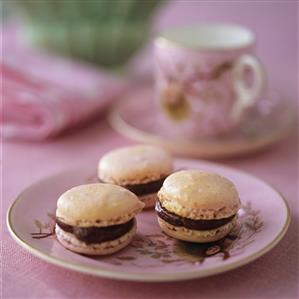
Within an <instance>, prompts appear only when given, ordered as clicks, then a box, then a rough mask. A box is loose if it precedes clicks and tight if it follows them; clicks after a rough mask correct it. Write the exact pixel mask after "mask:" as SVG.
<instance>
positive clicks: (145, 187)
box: [100, 177, 166, 196]
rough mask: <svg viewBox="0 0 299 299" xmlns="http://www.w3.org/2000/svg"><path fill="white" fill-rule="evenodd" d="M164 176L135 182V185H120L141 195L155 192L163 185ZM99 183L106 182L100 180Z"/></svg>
mask: <svg viewBox="0 0 299 299" xmlns="http://www.w3.org/2000/svg"><path fill="white" fill-rule="evenodd" d="M165 179H166V177H163V178H161V179H159V180H156V181H153V182H148V183H145V184H136V185H122V187H124V188H126V189H128V190H130V191H131V192H133V193H134V194H136V195H137V196H142V195H147V194H152V193H157V192H158V191H159V190H160V188H161V187H162V185H163V182H164V180H165ZM100 182H101V183H106V182H104V181H102V180H100Z"/></svg>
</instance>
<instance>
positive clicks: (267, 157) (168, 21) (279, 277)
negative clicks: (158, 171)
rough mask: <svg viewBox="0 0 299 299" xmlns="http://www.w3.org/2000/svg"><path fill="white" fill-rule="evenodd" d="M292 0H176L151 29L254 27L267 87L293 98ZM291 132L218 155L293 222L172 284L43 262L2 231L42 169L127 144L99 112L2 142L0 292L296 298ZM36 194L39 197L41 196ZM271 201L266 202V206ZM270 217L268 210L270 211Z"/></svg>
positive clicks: (294, 172)
mask: <svg viewBox="0 0 299 299" xmlns="http://www.w3.org/2000/svg"><path fill="white" fill-rule="evenodd" d="M297 16H298V2H297V1H259V2H257V1H251V2H249V1H248V2H245V1H244V2H241V1H240V2H237V1H231V2H229V1H213V2H212V1H210V2H208V1H176V2H174V1H173V2H171V5H170V4H169V5H166V6H165V7H164V8H163V10H162V12H161V14H160V15H159V16H158V17H157V20H156V28H162V27H165V26H168V25H172V24H179V23H186V22H196V21H216V20H217V21H230V22H239V23H241V24H243V25H246V26H249V27H250V28H252V29H253V30H254V31H256V33H257V38H258V54H259V57H260V58H261V59H262V61H263V62H264V63H265V66H266V68H267V70H268V73H269V77H270V84H269V86H270V87H271V86H275V87H276V88H278V89H279V90H280V91H282V92H283V94H284V95H285V96H286V100H291V101H294V102H297V96H298V89H297V83H298V76H297V72H298V60H297V52H298V47H297V40H298V38H297V37H298V36H297V35H298V32H296V28H297V25H298V24H297ZM297 137H298V132H297V131H294V132H293V133H292V134H291V136H290V137H288V138H287V139H285V140H284V141H283V142H281V143H280V144H279V145H276V146H274V147H273V148H272V149H269V150H267V151H265V152H262V153H259V154H256V155H252V156H248V157H244V158H238V159H231V160H225V161H221V162H223V163H224V164H227V165H230V166H233V167H236V168H239V169H242V170H245V171H249V172H251V173H252V174H255V175H258V176H259V177H261V178H263V179H265V180H267V181H269V182H270V183H272V184H273V185H275V186H276V188H278V189H279V190H280V191H281V192H282V193H283V194H284V196H285V197H286V199H287V201H288V202H289V205H290V208H291V212H292V222H291V226H290V228H289V231H288V233H287V235H286V236H285V238H284V239H283V240H282V241H281V243H279V245H278V246H277V247H275V248H274V249H273V250H272V251H271V252H270V253H268V254H266V255H265V256H264V257H262V258H260V259H258V260H257V261H255V262H253V263H251V264H249V265H247V266H244V267H242V268H240V269H237V270H234V271H231V272H228V273H225V274H221V275H217V276H214V277H210V278H204V279H201V280H194V281H187V282H179V283H177V282H176V283H163V284H162V283H161V284H152V283H133V282H119V281H113V280H107V279H100V278H95V277H91V276H87V275H83V274H78V273H75V272H71V271H68V270H64V269H61V268H58V267H56V266H53V265H49V264H47V263H45V262H43V261H41V260H39V259H38V258H35V257H33V256H31V255H30V254H29V253H27V252H26V251H25V250H23V249H22V248H20V247H19V246H18V245H17V244H16V243H15V242H13V240H12V239H11V237H10V236H9V234H8V231H7V228H6V225H5V214H6V211H7V208H8V207H9V205H10V204H11V203H12V201H13V199H14V198H15V196H16V195H17V194H18V193H19V192H20V191H21V190H22V189H23V188H26V187H27V186H28V185H30V184H31V183H33V182H35V181H36V180H39V179H41V178H43V177H46V176H48V175H49V174H52V173H55V172H57V171H60V170H64V169H65V168H68V167H71V166H74V165H77V164H82V163H85V162H89V161H94V162H95V163H96V162H97V160H98V158H99V157H100V156H101V155H102V154H103V153H104V152H106V151H107V150H109V149H111V148H114V147H117V146H121V145H125V144H128V143H129V141H128V140H127V139H125V138H123V137H120V136H119V135H118V134H117V133H115V132H113V131H112V129H110V128H109V126H108V125H107V124H106V123H105V121H104V117H101V118H99V121H98V122H96V123H94V124H93V125H90V126H89V127H87V128H85V129H81V130H80V131H76V132H74V133H71V134H69V135H67V136H61V137H60V138H58V139H56V140H53V141H47V142H44V143H17V142H5V143H4V144H3V147H2V167H3V168H2V171H3V180H2V183H3V188H2V200H1V203H2V217H1V225H2V233H1V243H2V244H1V245H2V246H1V250H2V258H1V264H2V294H3V297H4V298H130V299H133V298H145V299H146V298H163V299H167V298H174V297H175V298H254V297H255V298H297V297H298V296H299V294H298V140H297ZM41 200H42V199H41ZM269 208H270V207H269ZM273 217H275V215H273Z"/></svg>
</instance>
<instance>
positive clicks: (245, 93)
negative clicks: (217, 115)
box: [232, 54, 266, 121]
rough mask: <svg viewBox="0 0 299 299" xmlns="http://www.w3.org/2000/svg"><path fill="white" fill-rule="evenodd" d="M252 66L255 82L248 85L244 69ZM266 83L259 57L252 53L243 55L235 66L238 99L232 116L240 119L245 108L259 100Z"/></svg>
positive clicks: (235, 84)
mask: <svg viewBox="0 0 299 299" xmlns="http://www.w3.org/2000/svg"><path fill="white" fill-rule="evenodd" d="M245 68H250V69H251V70H252V71H253V77H254V79H253V84H252V86H250V87H248V86H246V83H245V81H244V70H245ZM265 83H266V75H265V70H264V68H263V66H262V64H261V63H260V62H259V61H258V59H257V58H256V57H255V56H253V55H250V54H244V55H242V56H241V57H240V58H239V59H238V60H237V62H236V63H235V64H234V67H233V84H234V88H235V91H236V93H237V98H238V100H237V101H236V103H235V104H234V106H233V108H232V117H233V119H234V120H235V121H239V120H240V118H241V116H242V112H243V111H244V109H246V108H248V107H251V106H253V105H254V104H255V102H256V101H257V100H258V97H259V95H260V94H261V93H262V91H263V89H264V87H265Z"/></svg>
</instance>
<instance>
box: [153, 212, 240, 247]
mask: <svg viewBox="0 0 299 299" xmlns="http://www.w3.org/2000/svg"><path fill="white" fill-rule="evenodd" d="M158 222H159V225H160V227H161V229H162V230H163V231H164V232H165V233H166V234H167V235H168V236H170V237H172V238H175V239H178V240H182V241H188V242H195V243H208V242H214V241H217V240H220V239H222V238H224V237H225V236H226V235H228V234H229V232H230V231H231V230H232V229H233V228H234V226H235V225H236V222H237V216H236V217H235V218H234V219H233V220H232V221H231V222H229V223H227V224H225V225H223V226H220V227H218V228H216V229H213V230H202V231H200V230H191V229H187V228H185V227H177V226H174V225H171V224H169V223H168V222H166V221H164V220H163V219H161V218H159V217H158Z"/></svg>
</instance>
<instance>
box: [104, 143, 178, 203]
mask: <svg viewBox="0 0 299 299" xmlns="http://www.w3.org/2000/svg"><path fill="white" fill-rule="evenodd" d="M172 171H173V160H172V157H171V156H170V154H169V153H168V152H167V151H165V150H164V149H162V148H159V147H156V146H150V145H135V146H128V147H122V148H119V149H116V150H112V151H111V152H108V153H107V154H105V155H104V156H103V157H102V158H101V159H100V161H99V165H98V177H99V180H100V181H101V182H103V183H110V184H116V185H119V186H122V187H124V188H126V189H128V190H130V191H132V192H133V193H135V194H136V195H137V196H138V197H139V199H140V200H141V201H142V202H144V204H145V208H150V207H154V206H155V203H156V200H157V192H158V191H159V189H160V188H161V186H162V184H163V182H164V180H165V178H166V177H167V176H168V175H169V174H171V173H172Z"/></svg>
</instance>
